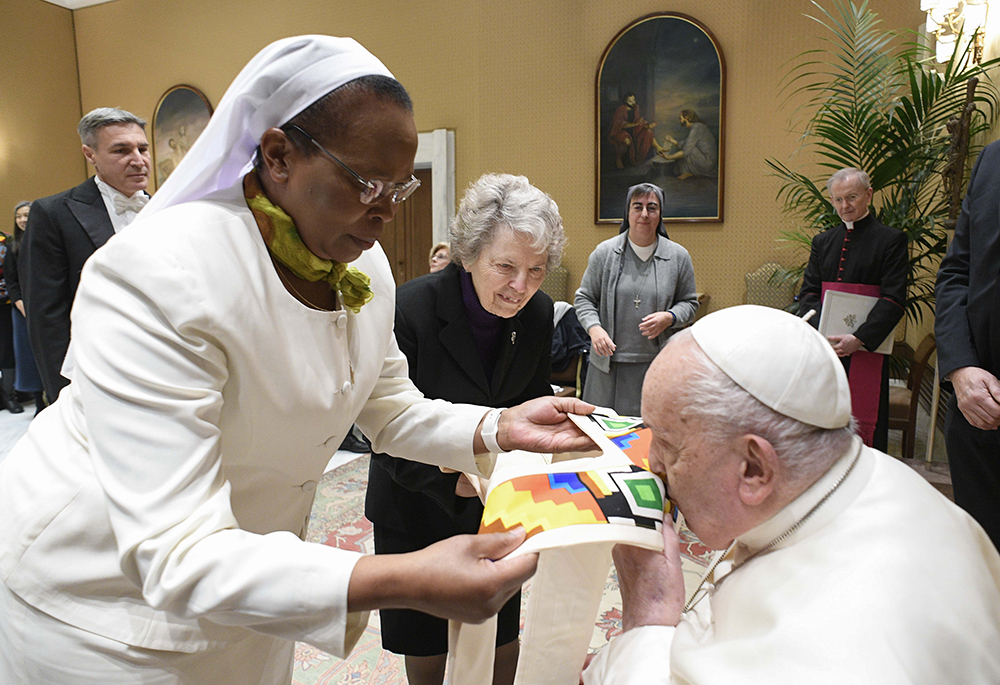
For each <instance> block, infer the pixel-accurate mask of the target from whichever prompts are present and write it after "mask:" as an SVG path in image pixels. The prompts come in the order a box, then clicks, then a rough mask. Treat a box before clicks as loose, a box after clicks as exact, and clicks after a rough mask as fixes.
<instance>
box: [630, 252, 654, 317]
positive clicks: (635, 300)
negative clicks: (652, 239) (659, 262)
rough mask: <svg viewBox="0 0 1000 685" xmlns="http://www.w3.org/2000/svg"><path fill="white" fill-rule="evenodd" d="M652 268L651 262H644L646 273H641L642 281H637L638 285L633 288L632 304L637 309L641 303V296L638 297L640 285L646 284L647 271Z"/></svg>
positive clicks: (640, 290) (640, 289)
mask: <svg viewBox="0 0 1000 685" xmlns="http://www.w3.org/2000/svg"><path fill="white" fill-rule="evenodd" d="M652 270H653V264H652V262H647V263H646V273H644V274H643V275H642V282H640V283H639V287H638V288H636V289H635V297H634V298H632V304H634V305H635V308H636V309H638V308H639V305H640V304H642V298H640V297H639V293H640V292H642V287H643V286H644V285H646V279H647V278H649V272H650V271H652Z"/></svg>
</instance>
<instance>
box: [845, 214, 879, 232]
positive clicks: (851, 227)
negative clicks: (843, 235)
mask: <svg viewBox="0 0 1000 685" xmlns="http://www.w3.org/2000/svg"><path fill="white" fill-rule="evenodd" d="M871 215H872V213H871V212H868V213H867V214H865V215H864V216H863V217H861V218H860V219H858V220H857V221H845V222H844V225H845V226H847V230H848V231H853V230H854V225H855V224H860V223H862V222H863V221H864V220H865V219H867V218H868V217H870V216H871Z"/></svg>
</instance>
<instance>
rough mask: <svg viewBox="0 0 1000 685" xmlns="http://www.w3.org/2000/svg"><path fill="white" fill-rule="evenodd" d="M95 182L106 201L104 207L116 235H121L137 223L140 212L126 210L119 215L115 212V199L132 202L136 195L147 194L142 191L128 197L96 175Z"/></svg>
mask: <svg viewBox="0 0 1000 685" xmlns="http://www.w3.org/2000/svg"><path fill="white" fill-rule="evenodd" d="M94 181H95V182H96V183H97V189H98V190H99V191H100V192H101V199H102V200H104V207H105V208H106V209H107V210H108V218H109V219H111V226H112V227H113V228H114V229H115V233H121V231H122V229H123V228H125V227H126V226H128V225H129V224H130V223H132V222H133V221H135V218H136V217H137V216H138V215H139V212H137V211H133V210H131V209H126V210H125V212H124V213H122V214H119V213H118V212H116V211H115V197H120V198H123V199H125V200H130V199H132V198H133V197H135V196H136V195H145V194H146V193H145V192H144V191H142V190H137V191H135V192H134V193H132V194H131V195H126V194H125V193H123V192H121V191H120V190H118V189H117V188H112V187H111V186H109V185H108V184H107V183H105V182H104V181H103V180H102V179H101V177H100V176H96V175H95V176H94Z"/></svg>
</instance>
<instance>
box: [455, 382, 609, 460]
mask: <svg viewBox="0 0 1000 685" xmlns="http://www.w3.org/2000/svg"><path fill="white" fill-rule="evenodd" d="M592 411H594V405H592V404H587V403H586V402H582V401H581V400H578V399H576V398H574V397H552V396H549V397H538V398H536V399H533V400H528V401H527V402H524V403H522V404H519V405H517V406H516V407H511V408H510V409H504V410H503V413H502V414H500V421H499V422H498V424H497V443H498V444H499V445H500V449H502V450H503V451H504V452H512V451H514V450H525V451H528V452H543V453H547V454H558V453H561V452H584V451H587V450H592V449H594V448H595V447H596V446H595V445H594V441H593V440H591V439H590V438H589V437H587V434H586V433H584V432H583V431H582V430H580V429H579V428H578V427H577V425H576V424H575V423H573V421H572V420H571V419H570V418H569V414H583V415H586V414H590V413H591V412H592ZM483 418H484V419H485V418H486V417H485V415H484V416H483ZM482 431H483V422H482V421H480V422H479V428H477V429H476V437H475V440H474V441H473V445H472V446H473V451H474V452H475V454H483V453H485V452H487V451H488V450H487V449H486V443H484V442H483V436H482Z"/></svg>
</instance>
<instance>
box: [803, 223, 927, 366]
mask: <svg viewBox="0 0 1000 685" xmlns="http://www.w3.org/2000/svg"><path fill="white" fill-rule="evenodd" d="M846 235H847V226H845V225H844V224H840V225H838V226H834V227H832V228H828V229H827V230H825V231H823V232H822V233H820V234H818V235H817V236H816V237H815V238H813V241H812V250H811V251H810V253H809V264H808V265H806V271H805V274H803V276H802V291H801V292H800V293H799V315H800V316H801V315H804V314H805V313H806V312H808V311H809V310H810V309H815V310H816V315H815V316H814V317H813V318H812V319H810V323H812V324H813V326H816V325H818V324H819V321H820V315H821V314H822V302H821V301H820V292H821V290H822V287H823V282H824V281H836V280H837V276H838V273H839V272H841V269H843V271H842V273H841V278H840V280H841V281H843V282H844V283H861V284H864V285H877V286H880V287H881V289H882V296H881V300H880V301H879V302H877V303H876V304H875V307H874V308H872V310H871V311H870V312H869V313H868V318H867V319H866V320H865V322H864V323H863V324H861V325H860V326H858V329H857V330H856V331H855V332H854V335H855V336H856V337H857V338H858V340H860V341H861V342H862V343H863V344H864V346H865V348H866V349H868V350H874V349H875V348H877V347H878V346H879V345H880V344H881V343H882V341H883V340H885V338H886V336H887V335H889V334H890V333H892V330H893V329H894V328H895V327H896V324H898V323H899V320H900V319H901V318H903V314H904V312H905V310H904V307H905V306H906V276H907V269H908V268H909V267H908V263H907V262H908V255H907V252H906V234H905V233H903V232H902V231H898V230H896V229H895V228H889V227H888V226H886V225H885V224H882V223H879V221H878V220H877V219H875V217H873V216H872V215H871V214H869V215H868V216H866V217H865V218H864V219H861V220H860V221H856V222H855V223H854V230H853V231H851V239H850V242H849V243H848V245H847V249H846V252H845V251H844V249H843V248H844V237H845V236H846ZM841 256H843V258H844V260H843V264H841Z"/></svg>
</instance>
